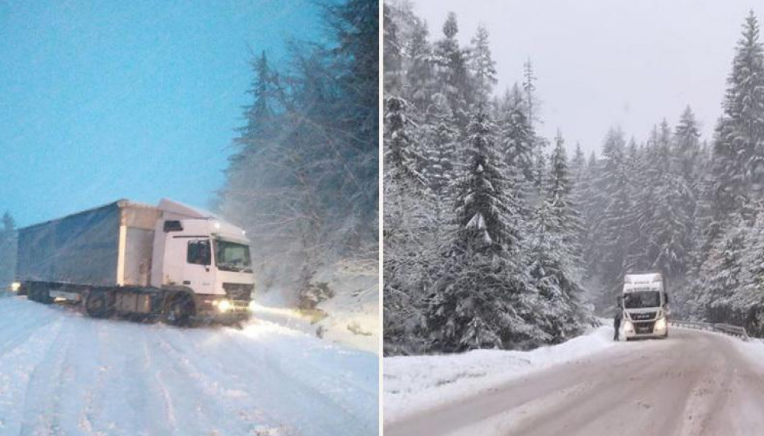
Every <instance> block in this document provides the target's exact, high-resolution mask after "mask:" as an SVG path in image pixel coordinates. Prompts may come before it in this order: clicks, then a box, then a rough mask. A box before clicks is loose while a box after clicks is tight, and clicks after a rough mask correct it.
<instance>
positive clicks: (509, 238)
mask: <svg viewBox="0 0 764 436" xmlns="http://www.w3.org/2000/svg"><path fill="white" fill-rule="evenodd" d="M494 135H495V127H494V126H493V123H492V122H491V120H490V117H489V116H488V114H487V108H485V107H484V106H483V105H480V106H479V107H478V108H477V111H476V112H475V113H474V115H473V116H472V119H471V121H470V125H469V129H468V142H467V144H466V148H467V153H466V159H467V161H466V167H465V173H464V175H463V176H462V178H461V179H460V180H459V181H458V183H457V185H456V192H457V197H456V203H455V217H456V219H455V224H456V226H457V231H456V233H455V239H454V242H453V245H452V246H451V248H450V249H449V250H448V251H447V253H448V254H447V255H446V261H445V262H444V263H443V265H442V267H441V270H440V272H439V275H438V276H439V278H438V280H437V281H436V283H435V286H434V292H433V295H432V297H431V298H430V306H429V309H428V325H429V327H430V329H431V336H432V339H433V344H434V347H435V348H436V349H437V350H439V351H448V352H454V351H463V350H466V349H472V348H515V347H528V346H531V345H537V344H539V343H541V342H543V341H546V340H549V339H550V337H549V335H547V334H546V333H544V332H543V331H542V330H540V328H539V327H538V326H536V325H534V324H533V323H532V322H530V319H531V317H533V316H534V315H533V314H534V313H535V312H537V311H538V309H539V307H538V306H537V304H538V301H536V300H535V299H534V296H533V293H532V292H530V290H529V284H528V280H529V278H528V277H527V275H525V274H524V273H523V272H522V269H521V268H520V265H521V259H522V258H521V255H522V253H521V251H520V247H519V235H520V231H519V228H518V226H519V223H518V214H517V212H516V209H517V207H516V204H515V201H516V200H515V199H514V198H513V197H512V187H511V186H510V185H508V183H510V181H509V180H507V179H506V178H505V177H504V176H503V174H504V171H503V170H502V168H501V166H502V160H501V157H500V155H499V153H498V151H497V149H496V143H495V138H494Z"/></svg>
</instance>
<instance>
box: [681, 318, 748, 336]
mask: <svg viewBox="0 0 764 436" xmlns="http://www.w3.org/2000/svg"><path fill="white" fill-rule="evenodd" d="M669 324H671V325H674V326H677V327H684V328H690V329H695V330H706V331H712V332H718V333H724V334H726V335H730V336H735V337H739V338H741V339H742V340H744V341H747V340H748V339H749V337H748V333H747V332H746V331H745V328H744V327H739V326H736V325H730V324H723V323H707V322H700V321H681V320H671V321H670V322H669Z"/></svg>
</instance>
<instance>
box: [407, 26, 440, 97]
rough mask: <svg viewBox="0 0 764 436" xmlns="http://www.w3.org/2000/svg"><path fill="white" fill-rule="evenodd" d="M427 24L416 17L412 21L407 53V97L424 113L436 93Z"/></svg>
mask: <svg viewBox="0 0 764 436" xmlns="http://www.w3.org/2000/svg"><path fill="white" fill-rule="evenodd" d="M428 34H429V31H428V30H427V24H426V23H425V22H424V21H422V20H421V19H419V18H418V17H414V19H413V20H412V29H411V41H410V42H409V44H408V49H407V52H406V55H407V59H408V62H407V64H408V68H407V70H406V79H407V80H406V82H407V85H406V92H405V94H404V95H405V96H407V98H408V99H409V101H410V102H411V103H412V104H413V105H414V106H415V108H416V110H417V111H421V112H424V111H426V110H427V106H428V105H429V104H430V103H431V99H430V98H431V96H432V94H433V93H434V92H435V87H436V84H435V77H434V74H435V72H434V69H433V67H434V59H433V49H432V45H431V44H430V42H429V40H428V39H427V38H428Z"/></svg>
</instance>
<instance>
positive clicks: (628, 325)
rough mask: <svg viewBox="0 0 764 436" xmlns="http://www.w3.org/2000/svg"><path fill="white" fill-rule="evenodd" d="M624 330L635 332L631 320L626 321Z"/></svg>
mask: <svg viewBox="0 0 764 436" xmlns="http://www.w3.org/2000/svg"><path fill="white" fill-rule="evenodd" d="M623 330H624V331H627V332H633V331H634V324H632V323H631V321H624V323H623Z"/></svg>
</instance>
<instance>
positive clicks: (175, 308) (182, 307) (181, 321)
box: [164, 293, 194, 327]
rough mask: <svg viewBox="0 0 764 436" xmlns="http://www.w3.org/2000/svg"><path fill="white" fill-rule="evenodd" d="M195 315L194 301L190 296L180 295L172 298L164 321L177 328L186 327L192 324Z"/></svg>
mask: <svg viewBox="0 0 764 436" xmlns="http://www.w3.org/2000/svg"><path fill="white" fill-rule="evenodd" d="M193 315H194V299H193V298H191V297H190V296H189V295H186V294H182V293H178V294H175V295H173V296H172V297H171V298H170V302H169V303H168V304H167V309H166V312H165V316H164V321H165V322H166V323H167V324H170V325H174V326H176V327H185V326H187V325H189V324H190V321H191V317H192V316H193Z"/></svg>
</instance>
